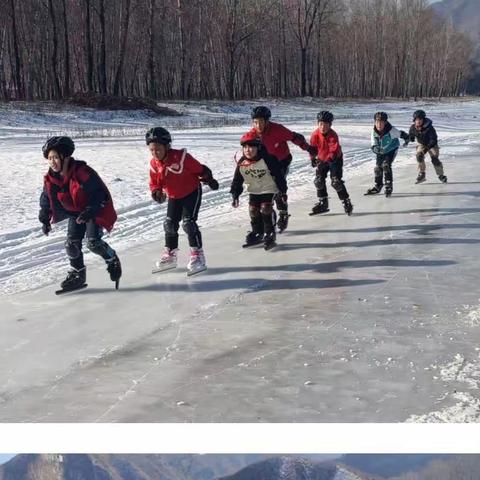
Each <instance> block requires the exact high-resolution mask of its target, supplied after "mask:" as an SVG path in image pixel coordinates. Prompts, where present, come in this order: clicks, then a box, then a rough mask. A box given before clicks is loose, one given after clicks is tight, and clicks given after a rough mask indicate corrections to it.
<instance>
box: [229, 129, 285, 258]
mask: <svg viewBox="0 0 480 480" xmlns="http://www.w3.org/2000/svg"><path fill="white" fill-rule="evenodd" d="M240 144H241V145H242V151H243V155H242V158H241V159H240V160H239V162H238V164H237V168H236V170H235V174H234V177H233V181H232V186H231V188H230V193H231V194H232V206H233V207H234V208H237V207H238V204H239V201H238V198H239V197H240V195H241V193H242V192H243V184H244V183H245V184H246V185H247V190H248V192H249V193H250V197H249V211H250V222H251V225H252V231H251V232H249V233H248V235H247V237H246V240H245V245H244V247H249V246H251V245H256V244H258V243H261V242H262V241H263V243H264V247H265V250H269V249H270V248H272V247H274V246H275V245H276V243H275V240H276V235H275V218H276V215H275V211H274V209H273V199H274V198H275V197H276V199H277V202H278V201H280V206H282V204H286V203H287V182H286V180H285V175H284V174H283V172H282V170H281V168H280V165H279V163H278V161H277V159H276V157H274V156H272V155H269V154H268V153H267V151H266V150H265V148H263V145H262V142H261V140H260V139H259V138H258V137H257V136H256V135H255V134H254V133H251V132H248V133H246V134H245V135H243V137H242V138H241V140H240Z"/></svg>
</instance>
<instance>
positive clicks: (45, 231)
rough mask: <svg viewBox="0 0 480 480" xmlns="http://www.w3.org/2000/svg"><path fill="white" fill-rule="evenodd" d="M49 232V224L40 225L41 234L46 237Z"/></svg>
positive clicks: (50, 228)
mask: <svg viewBox="0 0 480 480" xmlns="http://www.w3.org/2000/svg"><path fill="white" fill-rule="evenodd" d="M51 230H52V226H51V225H50V222H48V223H42V232H43V234H44V235H48V234H49V233H50V231H51Z"/></svg>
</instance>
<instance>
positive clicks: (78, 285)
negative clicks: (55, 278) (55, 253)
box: [55, 267, 87, 295]
mask: <svg viewBox="0 0 480 480" xmlns="http://www.w3.org/2000/svg"><path fill="white" fill-rule="evenodd" d="M86 279H87V269H86V268H85V267H83V268H81V269H80V270H77V269H75V268H72V269H71V270H70V271H69V272H68V273H67V278H66V279H65V280H64V281H63V282H62V283H61V284H60V287H61V289H60V290H57V291H56V292H55V294H56V295H60V294H62V293H67V292H73V291H74V290H80V289H82V288H85V287H87V284H86V283H85V281H86Z"/></svg>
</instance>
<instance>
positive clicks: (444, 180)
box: [438, 175, 447, 183]
mask: <svg viewBox="0 0 480 480" xmlns="http://www.w3.org/2000/svg"><path fill="white" fill-rule="evenodd" d="M438 179H439V180H440V181H441V182H442V183H447V177H446V175H439V176H438Z"/></svg>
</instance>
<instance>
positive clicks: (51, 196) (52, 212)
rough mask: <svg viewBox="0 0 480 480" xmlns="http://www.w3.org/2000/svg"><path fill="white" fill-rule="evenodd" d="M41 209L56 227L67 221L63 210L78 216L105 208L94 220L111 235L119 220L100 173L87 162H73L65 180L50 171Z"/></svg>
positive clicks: (41, 201)
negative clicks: (87, 211) (91, 210)
mask: <svg viewBox="0 0 480 480" xmlns="http://www.w3.org/2000/svg"><path fill="white" fill-rule="evenodd" d="M40 205H41V206H42V208H43V209H44V210H45V211H46V215H47V216H50V220H51V222H52V223H55V222H57V221H61V220H63V219H64V218H65V217H64V216H62V212H61V209H64V210H65V211H66V212H67V214H68V213H74V214H76V213H80V212H82V211H83V210H85V208H86V207H87V206H93V207H95V206H96V207H97V208H98V207H99V206H100V205H102V207H101V208H100V210H99V212H98V214H97V215H96V216H95V217H94V222H95V223H96V224H98V225H100V226H101V227H103V228H105V229H106V230H108V231H110V230H111V229H112V228H113V225H114V224H115V222H116V220H117V213H116V211H115V208H114V206H113V201H112V197H111V195H110V192H109V191H108V188H107V187H106V185H105V184H104V183H103V181H102V180H101V178H100V177H99V175H98V174H97V172H95V170H93V168H91V167H89V166H88V165H87V164H86V163H85V162H82V161H79V160H75V159H73V158H71V159H70V165H69V166H68V170H67V172H66V174H65V175H64V176H61V177H59V176H54V175H53V174H52V173H51V172H50V171H49V172H48V173H47V174H46V175H45V177H44V191H43V193H42V197H41V199H40ZM59 207H60V208H59ZM59 210H60V211H59Z"/></svg>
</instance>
